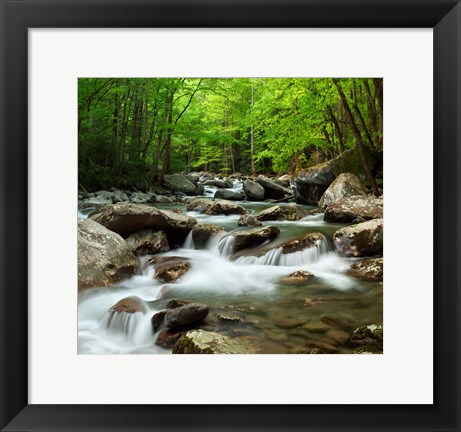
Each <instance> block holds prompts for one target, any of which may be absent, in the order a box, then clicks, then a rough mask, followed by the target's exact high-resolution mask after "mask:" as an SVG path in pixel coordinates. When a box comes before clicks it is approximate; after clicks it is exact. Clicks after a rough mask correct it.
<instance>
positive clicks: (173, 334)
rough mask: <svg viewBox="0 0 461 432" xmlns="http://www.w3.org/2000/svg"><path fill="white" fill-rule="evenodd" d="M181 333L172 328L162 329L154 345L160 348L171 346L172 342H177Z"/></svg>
mask: <svg viewBox="0 0 461 432" xmlns="http://www.w3.org/2000/svg"><path fill="white" fill-rule="evenodd" d="M183 334H184V332H182V331H178V330H173V329H165V330H162V331H161V332H160V333H159V334H158V336H157V340H156V341H155V345H158V346H161V347H162V348H173V346H174V344H175V343H176V342H178V340H179V339H180V338H181V336H182V335H183Z"/></svg>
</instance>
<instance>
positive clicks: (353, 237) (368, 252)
mask: <svg viewBox="0 0 461 432" xmlns="http://www.w3.org/2000/svg"><path fill="white" fill-rule="evenodd" d="M333 241H334V244H335V248H336V250H337V251H338V253H339V254H340V255H341V256H345V257H362V256H373V255H379V254H382V253H383V219H373V220H370V221H367V222H362V223H359V224H357V225H350V226H347V227H344V228H341V229H339V230H338V231H336V232H335V233H334V235H333Z"/></svg>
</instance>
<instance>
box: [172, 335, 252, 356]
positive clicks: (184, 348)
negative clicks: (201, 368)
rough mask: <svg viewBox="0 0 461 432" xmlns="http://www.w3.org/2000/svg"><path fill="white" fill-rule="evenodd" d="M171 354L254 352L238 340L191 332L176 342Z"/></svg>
mask: <svg viewBox="0 0 461 432" xmlns="http://www.w3.org/2000/svg"><path fill="white" fill-rule="evenodd" d="M173 354H255V350H254V348H252V347H251V346H250V344H249V343H248V342H246V341H245V340H243V339H240V338H232V339H231V338H229V337H227V336H223V335H221V334H219V333H215V332H209V331H205V330H191V331H188V332H187V333H186V334H185V335H183V336H182V337H181V339H179V340H178V342H176V344H175V346H174V347H173Z"/></svg>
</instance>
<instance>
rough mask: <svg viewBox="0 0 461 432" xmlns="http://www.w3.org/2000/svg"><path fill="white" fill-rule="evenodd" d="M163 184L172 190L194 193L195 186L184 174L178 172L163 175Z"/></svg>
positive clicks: (187, 193)
mask: <svg viewBox="0 0 461 432" xmlns="http://www.w3.org/2000/svg"><path fill="white" fill-rule="evenodd" d="M163 186H164V187H165V188H166V189H168V190H170V191H172V192H182V193H184V194H186V195H194V194H195V191H196V186H195V184H194V183H192V182H191V181H189V180H188V179H187V177H186V176H183V175H180V174H167V175H165V176H163Z"/></svg>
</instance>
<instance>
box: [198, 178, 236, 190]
mask: <svg viewBox="0 0 461 432" xmlns="http://www.w3.org/2000/svg"><path fill="white" fill-rule="evenodd" d="M203 184H204V185H205V186H214V187H216V188H218V189H225V188H228V189H231V188H232V187H233V186H234V185H233V183H232V182H231V181H230V180H229V179H225V180H218V179H213V180H207V181H205V183H203Z"/></svg>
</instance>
